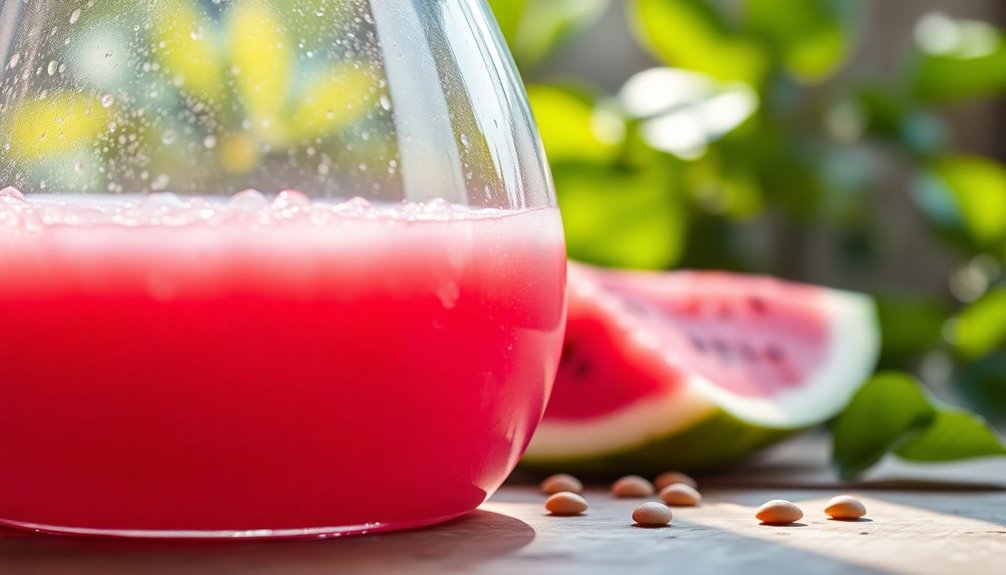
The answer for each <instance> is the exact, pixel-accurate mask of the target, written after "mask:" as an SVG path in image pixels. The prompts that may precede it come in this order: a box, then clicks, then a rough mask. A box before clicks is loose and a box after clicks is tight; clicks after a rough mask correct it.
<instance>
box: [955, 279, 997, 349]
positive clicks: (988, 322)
mask: <svg viewBox="0 0 1006 575" xmlns="http://www.w3.org/2000/svg"><path fill="white" fill-rule="evenodd" d="M1004 341H1006V289H998V290H995V291H993V292H991V293H989V294H987V295H986V296H985V297H983V298H982V299H980V300H978V301H976V302H975V303H973V304H971V305H969V306H968V307H966V308H964V311H963V312H961V314H960V316H958V317H957V321H956V323H955V327H954V344H955V346H956V347H957V350H958V351H959V352H960V353H961V355H963V356H965V357H967V358H969V359H977V358H980V357H982V356H984V355H986V354H988V353H989V352H991V351H992V350H993V349H995V348H996V347H998V346H999V345H1000V344H1002V343H1003V342H1004Z"/></svg>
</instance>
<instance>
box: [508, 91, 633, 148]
mask: <svg viewBox="0 0 1006 575" xmlns="http://www.w3.org/2000/svg"><path fill="white" fill-rule="evenodd" d="M527 93H528V98H529V99H530V101H531V109H532V111H533V112H534V116H535V120H536V121H537V123H538V131H539V132H540V133H541V139H542V142H543V143H544V144H545V153H546V154H547V155H548V159H549V161H550V162H552V163H553V164H555V163H561V162H569V161H573V162H581V161H582V162H590V163H603V162H607V161H610V160H612V159H614V157H615V155H616V154H617V153H618V149H619V144H620V143H621V136H622V133H623V131H624V127H623V126H622V125H621V124H620V122H621V120H619V119H618V118H610V117H609V120H610V121H611V122H614V125H611V126H606V125H605V122H604V121H600V120H598V118H599V114H602V112H598V111H595V108H594V104H593V102H591V101H590V100H589V99H588V98H587V97H585V96H583V95H581V94H577V93H575V92H574V91H572V90H570V89H565V88H561V87H558V86H541V85H532V86H528V88H527ZM606 128H607V129H606Z"/></svg>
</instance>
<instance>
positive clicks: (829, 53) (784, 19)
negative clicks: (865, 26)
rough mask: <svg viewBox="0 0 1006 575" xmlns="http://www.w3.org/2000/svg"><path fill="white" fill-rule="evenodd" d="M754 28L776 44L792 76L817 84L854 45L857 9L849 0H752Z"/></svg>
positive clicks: (749, 3)
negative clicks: (793, 0)
mask: <svg viewBox="0 0 1006 575" xmlns="http://www.w3.org/2000/svg"><path fill="white" fill-rule="evenodd" d="M745 6H746V8H747V13H746V16H747V21H748V24H749V25H750V26H751V28H752V29H753V30H754V31H755V32H756V33H758V34H759V35H761V36H762V37H764V38H766V39H768V40H769V41H770V42H771V43H772V45H773V46H774V47H775V49H776V51H777V52H778V53H779V54H780V57H781V59H782V61H783V63H784V65H785V67H786V69H787V71H788V72H789V74H790V75H791V76H793V77H794V78H795V79H796V80H798V81H800V82H804V83H816V82H820V81H821V80H824V79H825V78H827V77H829V76H831V75H832V74H833V73H834V72H835V71H836V70H837V69H838V68H839V67H840V66H841V65H842V64H843V63H844V62H845V60H846V58H847V57H848V56H849V53H850V52H851V49H852V45H853V38H852V24H853V11H854V10H856V9H858V8H859V7H860V3H859V2H849V1H848V0H802V1H801V2H792V1H791V0H748V1H747V3H746V4H745Z"/></svg>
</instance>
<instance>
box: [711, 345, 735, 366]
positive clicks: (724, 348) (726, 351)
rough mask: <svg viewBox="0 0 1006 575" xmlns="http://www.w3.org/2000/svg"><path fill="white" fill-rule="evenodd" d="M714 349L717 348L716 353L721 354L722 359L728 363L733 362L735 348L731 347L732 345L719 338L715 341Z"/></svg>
mask: <svg viewBox="0 0 1006 575" xmlns="http://www.w3.org/2000/svg"><path fill="white" fill-rule="evenodd" d="M713 349H714V350H716V355H718V356H720V361H722V362H723V363H725V364H727V365H730V364H732V363H733V359H734V354H733V350H731V349H730V345H729V344H727V342H725V341H723V340H721V339H717V340H715V341H713Z"/></svg>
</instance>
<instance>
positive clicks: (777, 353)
mask: <svg viewBox="0 0 1006 575" xmlns="http://www.w3.org/2000/svg"><path fill="white" fill-rule="evenodd" d="M765 357H766V358H767V359H768V360H769V361H771V362H772V363H779V362H781V361H782V360H783V353H782V350H781V349H779V348H778V347H776V346H774V345H770V346H768V347H767V348H765Z"/></svg>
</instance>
